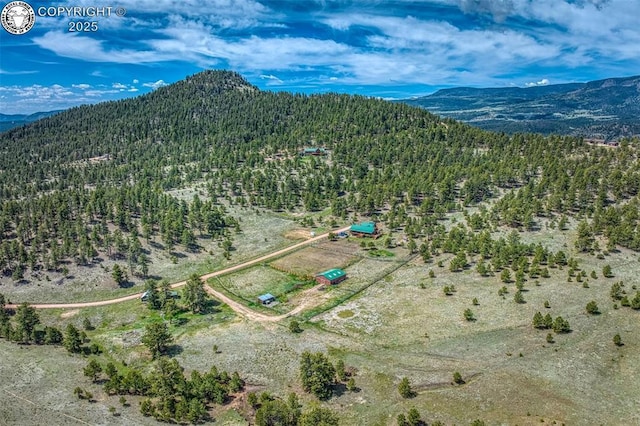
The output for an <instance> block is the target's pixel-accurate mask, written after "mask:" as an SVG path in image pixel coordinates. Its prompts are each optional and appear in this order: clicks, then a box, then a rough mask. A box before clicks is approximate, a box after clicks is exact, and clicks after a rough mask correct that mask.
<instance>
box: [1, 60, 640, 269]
mask: <svg viewBox="0 0 640 426" xmlns="http://www.w3.org/2000/svg"><path fill="white" fill-rule="evenodd" d="M316 146H319V147H324V148H327V150H328V153H329V155H327V156H319V157H303V156H301V155H300V151H301V150H302V149H303V148H305V147H316ZM195 183H203V184H204V185H205V187H206V192H207V196H206V199H200V198H199V197H196V198H194V199H193V200H191V201H189V202H187V201H184V200H178V199H177V198H175V197H173V196H171V195H169V194H168V193H167V191H168V190H171V189H175V188H184V187H190V186H192V185H194V184H195ZM639 189H640V168H639V166H638V141H637V140H625V141H623V143H622V144H621V146H620V147H618V148H614V149H612V148H605V147H600V146H593V145H589V144H587V143H585V142H584V141H583V140H582V139H581V138H573V137H565V138H560V137H550V138H544V137H542V136H539V135H521V134H519V135H515V136H509V135H507V134H505V133H490V132H486V131H483V130H480V129H477V128H474V127H471V126H468V125H466V124H461V123H458V122H456V121H454V120H451V119H444V120H442V119H440V118H439V117H437V116H434V115H432V114H430V113H429V112H427V111H425V110H422V109H420V108H415V107H411V106H409V105H406V104H402V103H389V102H385V101H382V100H378V99H371V98H364V97H361V96H349V95H338V94H325V95H312V96H307V95H300V94H291V93H282V92H281V93H271V92H263V91H260V90H258V89H257V88H256V87H254V86H252V85H250V84H249V83H247V82H246V81H245V80H244V79H243V78H242V77H241V76H239V75H238V74H235V73H232V72H228V71H206V72H202V73H199V74H196V75H194V76H191V77H189V78H187V79H185V80H183V81H180V82H178V83H175V84H173V85H170V86H167V87H163V88H160V89H158V90H156V91H154V92H152V93H150V94H147V95H144V96H140V97H138V98H134V99H126V100H120V101H113V102H107V103H103V104H98V105H93V106H83V107H77V108H72V109H70V110H67V111H64V112H62V113H60V114H57V115H55V116H52V117H49V118H46V119H44V120H40V121H37V122H35V123H32V124H30V125H26V126H22V127H20V128H16V129H13V130H10V131H8V132H6V133H3V134H2V135H0V200H1V204H0V270H2V271H3V272H4V274H6V275H13V277H14V279H16V280H20V279H21V278H22V276H23V273H24V272H25V271H26V270H27V269H28V270H31V271H40V270H45V269H46V270H55V269H58V268H59V267H60V264H61V262H62V261H63V260H64V259H73V260H75V262H76V263H78V264H79V265H83V264H87V263H90V262H91V260H92V258H93V257H95V256H97V255H98V254H99V253H104V254H106V255H109V256H120V257H122V258H126V259H128V261H129V263H130V266H131V267H132V270H133V269H135V268H138V267H139V268H140V269H142V270H144V264H145V255H144V250H143V247H142V246H143V244H142V242H141V241H140V240H139V238H140V237H142V238H143V239H145V240H149V239H153V238H155V237H156V236H158V237H159V238H161V240H162V242H163V244H164V246H165V247H166V248H167V249H168V250H172V249H173V248H174V247H176V246H180V247H184V248H185V249H187V250H189V249H196V248H197V247H198V239H199V238H201V237H214V238H224V237H225V236H227V235H228V228H229V227H237V226H238V224H237V223H236V222H235V221H234V220H233V219H232V218H230V217H228V216H227V215H226V213H225V208H224V205H223V204H221V203H223V202H224V203H234V204H240V205H245V206H255V207H261V208H267V209H271V210H274V211H282V210H306V211H313V210H318V209H323V208H327V207H330V208H331V213H332V214H333V215H334V216H336V217H343V218H344V217H347V216H348V215H352V216H354V217H355V216H356V215H358V216H376V217H381V218H382V219H384V220H385V221H387V224H388V226H389V227H391V228H393V227H396V226H400V225H404V226H405V231H406V232H407V233H408V234H409V235H411V236H414V237H416V236H420V235H422V236H425V235H432V234H433V233H434V232H436V231H435V230H436V229H438V221H437V219H438V218H440V217H442V216H443V215H444V214H445V213H446V212H447V211H453V210H457V209H460V208H461V206H462V205H472V204H476V203H479V202H481V201H483V200H487V199H491V198H499V201H497V202H496V203H495V204H494V205H493V207H492V208H491V210H490V211H489V212H485V213H486V214H485V216H484V218H483V219H482V220H484V221H487V222H490V223H493V224H495V225H506V226H510V227H513V228H522V229H524V228H528V229H531V228H533V227H535V226H536V220H537V218H538V217H541V216H547V217H548V216H554V215H562V216H568V215H575V216H577V217H582V218H585V217H591V218H592V220H591V222H589V224H588V229H587V230H585V232H586V233H587V234H588V235H589V236H592V235H595V234H604V235H605V236H606V237H607V238H608V239H609V242H610V244H611V245H613V246H615V245H622V246H625V247H630V248H632V249H634V250H640V229H639V226H638V224H639V221H640V217H639V216H640V215H639V213H638V212H639V210H640V203H639V200H638V191H639Z"/></svg>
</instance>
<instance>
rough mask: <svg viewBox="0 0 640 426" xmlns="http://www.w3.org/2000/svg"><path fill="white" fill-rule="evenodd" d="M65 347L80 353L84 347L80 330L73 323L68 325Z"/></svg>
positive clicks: (72, 351)
mask: <svg viewBox="0 0 640 426" xmlns="http://www.w3.org/2000/svg"><path fill="white" fill-rule="evenodd" d="M64 347H65V348H66V349H67V350H68V351H69V352H71V353H78V352H80V350H81V349H82V337H81V336H80V331H79V330H78V329H77V328H76V327H75V326H74V325H73V324H68V325H67V329H66V333H65V335H64Z"/></svg>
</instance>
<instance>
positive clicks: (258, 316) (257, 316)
mask: <svg viewBox="0 0 640 426" xmlns="http://www.w3.org/2000/svg"><path fill="white" fill-rule="evenodd" d="M348 230H349V227H346V228H342V229H338V230H335V231H332V232H334V233H339V232H345V231H348ZM328 235H329V233H328V232H327V233H325V234H322V235H318V236H316V237H313V238H310V239H308V240H305V241H301V242H299V243H296V244H294V245H292V246H289V247H286V248H283V249H281V250H277V251H275V252H272V253H269V254H266V255H264V256H261V257H258V258H256V259H252V260H248V261H246V262H244V263H240V264H239V265H235V266H230V267H228V268H225V269H221V270H220V271H215V272H211V273H208V274H205V275H202V276H201V277H200V278H201V279H202V280H203V281H205V282H206V280H208V279H209V278H212V277H219V276H221V275H225V274H229V273H231V272H236V271H239V270H241V269H244V268H248V267H250V266H253V265H256V264H259V263H262V262H265V261H267V260H269V259H272V258H274V257H278V256H281V255H283V254H285V253H288V252H290V251H293V250H296V249H298V248H300V247H303V246H305V245H308V244H311V243H314V242H316V241H320V240H322V239H323V238H326V237H327V236H328ZM186 283H187V282H186V281H180V282H177V283H174V284H171V287H172V288H177V287H181V286H183V285H185V284H186ZM320 287H321V286H316V287H313V288H310V289H308V290H305V292H304V293H303V295H304V296H307V295H308V294H309V293H312V292H317V291H318V289H319V288H320ZM204 288H205V290H206V291H207V292H208V293H209V294H210V295H212V296H213V297H215V298H216V299H218V300H220V301H222V302H223V303H226V304H227V305H229V306H230V307H231V309H233V310H234V311H235V312H237V313H239V314H241V315H244V316H245V317H247V318H249V319H251V320H254V321H279V320H281V319H283V318H287V317H289V316H291V315H295V314H297V313H298V312H300V311H302V310H304V309H305V308H306V307H307V306H308V305H309V304H310V303H311V302H312V301H313V298H311V297H304V298H303V303H301V304H300V305H298V306H297V307H296V308H295V309H293V310H292V311H291V312H288V313H286V314H283V315H278V316H271V315H266V314H262V313H259V312H255V311H253V310H251V309H249V308H248V307H246V306H244V305H243V304H241V303H239V302H236V301H235V300H233V299H230V298H229V297H227V296H225V295H224V294H222V293H221V292H219V291H217V290H214V289H213V288H211V287H209V286H208V285H206V284H205V286H204ZM140 296H142V293H135V294H130V295H128V296H123V297H118V298H116V299H107V300H99V301H97V302H78V303H37V304H33V305H30V306H32V307H34V308H36V309H78V308H88V307H93V306H105V305H112V304H114V303H121V302H126V301H128V300H134V299H139V298H140ZM16 307H17V305H16V304H12V305H7V308H16Z"/></svg>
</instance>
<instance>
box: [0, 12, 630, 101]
mask: <svg viewBox="0 0 640 426" xmlns="http://www.w3.org/2000/svg"><path fill="white" fill-rule="evenodd" d="M7 3H8V2H7V1H6V0H2V2H1V3H0V5H1V6H4V5H5V4H7ZM28 3H29V4H31V6H32V7H33V8H34V9H35V10H36V11H37V10H38V8H39V7H42V6H46V7H51V6H54V7H57V6H80V7H112V12H111V16H110V17H99V18H70V17H68V16H61V17H46V16H36V23H35V25H34V27H33V29H32V30H31V31H29V32H28V33H26V34H24V35H18V36H16V35H11V34H9V33H7V32H5V31H4V30H3V29H0V49H1V51H0V113H5V114H10V113H32V112H36V111H48V110H54V109H62V108H68V107H70V106H74V105H79V104H86V103H96V102H100V101H104V100H111V99H120V98H123V97H129V96H136V95H140V94H143V93H147V92H149V91H151V90H154V89H155V88H157V87H159V86H162V85H164V84H168V83H172V82H175V81H177V80H180V79H183V78H184V77H186V76H188V75H191V74H194V73H196V72H199V71H201V70H203V69H232V70H235V71H237V72H239V73H241V74H242V75H243V76H244V77H245V78H247V80H249V82H251V83H252V84H255V85H256V86H258V87H260V88H262V89H265V90H287V91H293V92H304V93H323V92H342V93H357V94H362V95H367V96H377V97H381V98H386V99H399V98H408V97H412V96H420V95H425V94H429V93H432V92H434V91H435V90H437V89H440V88H444V87H452V86H473V87H505V86H520V87H525V86H528V85H529V86H530V85H539V84H556V83H565V82H575V81H578V82H584V81H590V80H597V79H602V78H607V77H623V76H630V75H637V74H640V30H639V28H640V25H639V21H640V19H639V17H640V1H638V0H420V1H418V0H416V1H412V0H393V1H391V0H343V1H330V0H290V1H287V0H184V1H177V0H114V2H113V3H111V2H106V1H105V0H77V1H75V2H36V1H29V2H28ZM118 7H122V8H125V9H126V14H125V15H124V16H123V17H119V16H116V14H115V9H116V8H118ZM80 19H84V20H94V21H96V22H97V25H98V29H97V31H95V32H83V33H78V32H75V33H72V32H69V31H68V28H69V22H70V21H77V20H80Z"/></svg>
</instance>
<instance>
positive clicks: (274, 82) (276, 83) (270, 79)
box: [260, 74, 284, 86]
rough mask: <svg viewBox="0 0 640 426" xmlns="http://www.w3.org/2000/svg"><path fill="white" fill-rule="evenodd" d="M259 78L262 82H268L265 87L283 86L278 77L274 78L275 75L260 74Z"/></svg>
mask: <svg viewBox="0 0 640 426" xmlns="http://www.w3.org/2000/svg"><path fill="white" fill-rule="evenodd" d="M260 78H261V79H263V80H268V81H267V86H281V85H282V84H284V82H283V81H282V80H280V79H279V78H278V77H276V76H275V75H271V74H270V75H265V74H261V75H260Z"/></svg>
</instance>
